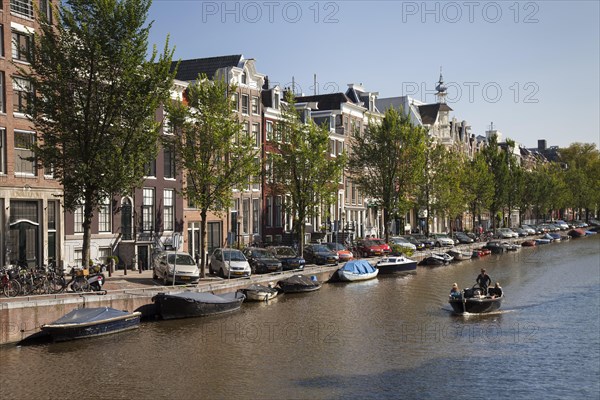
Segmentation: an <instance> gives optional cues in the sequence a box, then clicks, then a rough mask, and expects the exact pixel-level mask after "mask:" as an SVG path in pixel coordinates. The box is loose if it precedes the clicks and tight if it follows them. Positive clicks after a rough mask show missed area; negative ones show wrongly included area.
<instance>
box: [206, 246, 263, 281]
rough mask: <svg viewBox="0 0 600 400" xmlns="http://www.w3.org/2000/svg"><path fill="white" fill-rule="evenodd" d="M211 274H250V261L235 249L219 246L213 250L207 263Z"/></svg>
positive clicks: (235, 275)
mask: <svg viewBox="0 0 600 400" xmlns="http://www.w3.org/2000/svg"><path fill="white" fill-rule="evenodd" d="M208 271H209V272H210V273H211V274H218V275H219V276H220V277H222V278H237V277H241V276H250V275H252V270H251V269H250V263H248V260H247V259H246V256H244V253H242V252H241V251H239V250H237V249H229V248H219V249H215V251H213V253H212V255H211V256H210V263H209V264H208Z"/></svg>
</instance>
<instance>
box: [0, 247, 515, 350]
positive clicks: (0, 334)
mask: <svg viewBox="0 0 600 400" xmlns="http://www.w3.org/2000/svg"><path fill="white" fill-rule="evenodd" d="M512 241H513V242H516V241H517V240H516V239H515V240H512ZM481 246H482V243H474V244H470V245H461V246H456V247H457V248H460V249H462V250H471V251H472V250H473V249H475V248H480V247H481ZM438 250H439V251H442V252H443V251H447V250H448V248H439V249H432V250H426V251H420V252H416V253H415V254H414V255H412V256H411V258H412V259H413V260H415V261H417V262H420V261H421V260H422V259H423V258H425V257H427V256H429V255H430V254H431V252H432V251H433V252H435V251H438ZM374 260H375V259H374ZM338 268H339V266H308V267H307V268H305V270H303V271H286V272H282V273H271V274H264V275H253V276H252V277H250V278H236V279H231V280H228V279H220V278H207V279H205V280H201V282H200V283H198V284H197V285H187V286H179V285H178V286H174V287H172V286H156V285H152V286H150V285H148V284H146V285H145V286H143V285H136V286H137V287H134V288H127V289H122V288H119V285H118V284H116V285H113V287H115V289H109V290H108V292H107V293H106V294H97V293H85V294H82V293H61V294H54V295H39V296H24V297H15V298H0V346H1V345H5V344H11V343H19V342H21V341H23V340H25V339H27V338H29V337H32V336H34V335H37V334H39V332H40V327H41V326H42V325H44V324H48V323H51V322H53V321H56V320H57V319H59V318H60V317H62V316H63V315H65V314H67V313H68V312H70V311H72V310H74V309H77V308H93V307H112V308H115V309H117V310H125V311H129V312H133V311H140V312H141V313H142V318H144V319H151V318H155V317H156V310H155V308H154V303H153V302H152V297H153V296H155V295H156V294H158V293H164V292H170V291H181V290H191V291H195V292H211V293H215V294H221V293H228V292H235V291H237V290H238V289H242V288H245V287H247V286H249V285H251V284H254V283H260V284H265V285H266V284H268V283H270V282H273V283H277V281H279V280H281V279H285V278H287V277H290V276H292V275H295V274H298V273H299V274H302V275H306V276H313V275H314V276H316V277H317V279H318V280H319V281H321V282H327V281H329V280H330V279H331V277H332V276H333V274H334V273H335V271H336V270H337V269H338ZM120 273H121V274H122V271H120ZM145 274H146V275H145V276H147V277H146V278H143V276H141V275H140V276H139V277H138V278H137V280H144V281H145V282H153V281H152V280H151V278H150V277H149V276H148V275H149V274H151V271H145ZM136 276H138V274H137V272H129V275H127V278H130V279H131V280H135V279H136V278H135V277H136ZM121 278H125V276H121ZM114 281H115V277H113V278H108V279H107V282H106V285H105V287H106V288H109V287H111V283H112V282H114Z"/></svg>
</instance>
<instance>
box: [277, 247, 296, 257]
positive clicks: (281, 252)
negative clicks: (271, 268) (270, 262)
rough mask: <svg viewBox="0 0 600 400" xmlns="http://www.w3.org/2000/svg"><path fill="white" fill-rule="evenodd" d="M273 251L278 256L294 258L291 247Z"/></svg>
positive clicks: (294, 253) (294, 254)
mask: <svg viewBox="0 0 600 400" xmlns="http://www.w3.org/2000/svg"><path fill="white" fill-rule="evenodd" d="M274 251H275V254H276V255H278V256H285V257H296V252H295V251H294V249H292V248H291V247H276V248H275V249H274Z"/></svg>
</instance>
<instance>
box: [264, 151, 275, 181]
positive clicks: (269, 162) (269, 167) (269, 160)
mask: <svg viewBox="0 0 600 400" xmlns="http://www.w3.org/2000/svg"><path fill="white" fill-rule="evenodd" d="M265 179H266V181H267V182H269V183H272V182H273V154H271V153H267V157H266V160H265Z"/></svg>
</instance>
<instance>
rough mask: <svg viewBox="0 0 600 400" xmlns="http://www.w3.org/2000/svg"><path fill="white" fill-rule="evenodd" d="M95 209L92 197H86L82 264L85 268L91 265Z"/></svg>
mask: <svg viewBox="0 0 600 400" xmlns="http://www.w3.org/2000/svg"><path fill="white" fill-rule="evenodd" d="M93 217H94V207H93V205H92V200H91V196H87V195H86V196H85V199H84V205H83V244H82V249H81V264H82V266H83V267H84V268H87V267H89V265H90V242H91V239H92V218H93Z"/></svg>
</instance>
